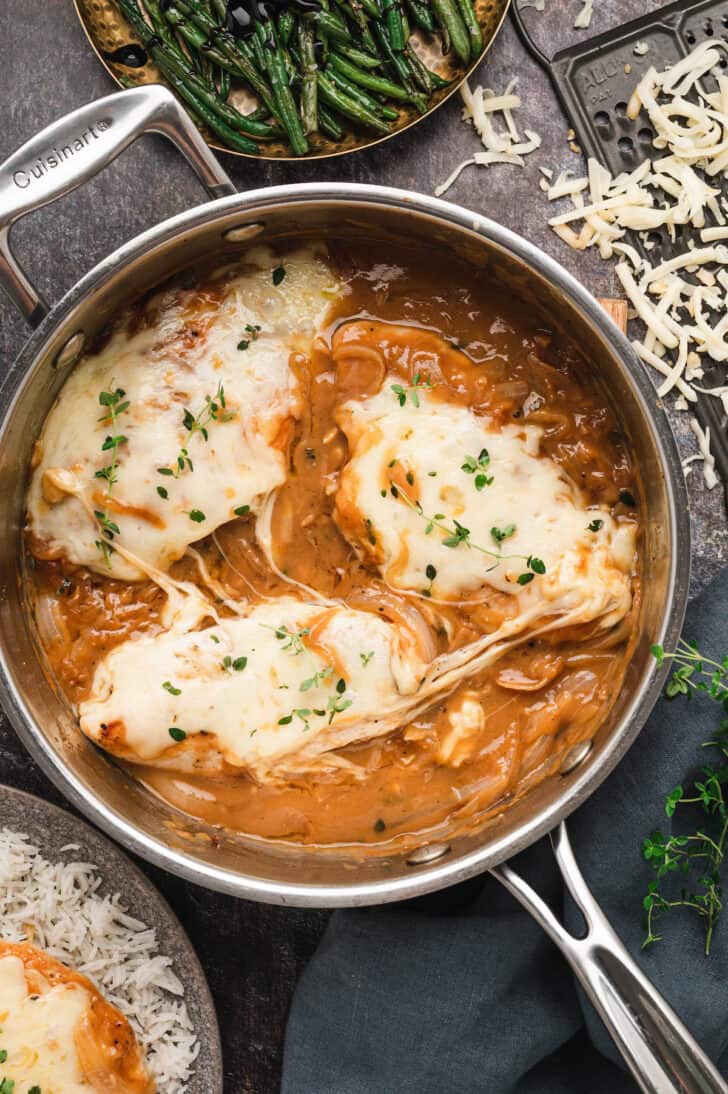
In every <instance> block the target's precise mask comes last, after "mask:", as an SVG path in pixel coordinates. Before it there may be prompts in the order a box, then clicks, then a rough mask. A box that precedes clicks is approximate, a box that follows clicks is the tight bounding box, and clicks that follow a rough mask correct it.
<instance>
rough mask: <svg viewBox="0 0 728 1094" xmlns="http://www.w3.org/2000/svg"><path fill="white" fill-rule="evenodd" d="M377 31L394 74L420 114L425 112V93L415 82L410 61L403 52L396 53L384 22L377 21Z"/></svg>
mask: <svg viewBox="0 0 728 1094" xmlns="http://www.w3.org/2000/svg"><path fill="white" fill-rule="evenodd" d="M374 26H375V31H376V34H377V37H378V39H379V42H380V44H381V46H382V50H383V51H384V53H385V55H386V57H387V60H388V61H389V65H390V67H391V69H392V71H393V72H394V75H395V76H396V77H397V78H398V79H399V80H400V82H401V84H402V86H403V87H404V89H405V91H406V92H407V95H408V97H409V99H410V102H413V103H414V104H415V106H416V107H417V109H418V111H419V112H420V114H424V113H426V111H427V100H426V99H425V97H424V95H423V94H422V93H421V92H419V91H418V90H417V84H416V83H415V80H414V77H413V75H412V69H411V68H410V65H409V62H408V61H407V58H406V57H405V56H404V54H403V53H395V51H394V50H393V49H392V45H391V43H390V41H389V35H388V34H387V28H386V27H385V26H384V25H383V24H382V23H375V25H374Z"/></svg>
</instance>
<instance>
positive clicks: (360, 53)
mask: <svg viewBox="0 0 728 1094" xmlns="http://www.w3.org/2000/svg"><path fill="white" fill-rule="evenodd" d="M336 52H337V53H339V54H341V56H342V57H346V59H347V61H351V63H352V64H353V65H356V66H357V68H368V69H372V68H379V67H380V66H381V64H382V60H381V58H380V57H373V56H372V55H371V53H366V52H365V51H364V50H363V49H357V47H356V46H347V45H344V43H343V42H342V43H340V44H339V45H337V47H336Z"/></svg>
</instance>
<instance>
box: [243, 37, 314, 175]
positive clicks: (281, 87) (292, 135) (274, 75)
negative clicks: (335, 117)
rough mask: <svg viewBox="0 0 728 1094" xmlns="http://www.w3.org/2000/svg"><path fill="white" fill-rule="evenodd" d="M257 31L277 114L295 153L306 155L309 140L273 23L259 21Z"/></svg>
mask: <svg viewBox="0 0 728 1094" xmlns="http://www.w3.org/2000/svg"><path fill="white" fill-rule="evenodd" d="M255 32H256V34H257V35H258V39H259V40H260V43H261V45H262V46H264V48H265V59H266V64H267V68H268V76H269V78H270V85H271V88H272V90H273V96H274V98H275V101H276V115H277V116H278V119H279V120H280V122H281V125H282V126H283V128H284V129H285V130H286V132H287V133H288V139H289V141H290V142H291V148H292V149H293V151H294V153H295V154H296V155H297V156H304V155H305V154H306V152H308V141H307V140H306V135H305V133H304V132H303V126H302V125H301V119H300V118H299V116H298V109H297V107H296V100H295V99H294V98H293V94H292V92H291V87H290V84H289V82H288V73H287V71H286V64H285V60H284V58H283V54H282V52H281V49H280V46H279V45H278V43H277V42H276V37H275V32H274V28H273V24H272V23H270V22H267V23H264V24H261V23H258V24H256V28H255Z"/></svg>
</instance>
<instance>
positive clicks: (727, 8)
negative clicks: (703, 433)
mask: <svg viewBox="0 0 728 1094" xmlns="http://www.w3.org/2000/svg"><path fill="white" fill-rule="evenodd" d="M512 11H513V18H514V22H515V24H516V28H517V30H518V33H519V35H520V37H521V39H522V40H523V42H524V44H525V45H526V48H527V49H528V50H529V52H530V53H531V54H532V55H533V56H534V57H535V58H536V60H537V61H538V63H539V64H540V65H541V66H542V67H543V68H544V69H545V70H546V72H547V73H548V75H549V78H550V79H551V82H552V83H553V86H554V88H555V90H556V93H557V95H558V97H559V100H560V102H561V104H562V106H563V108H564V110H565V112H566V114H567V117H568V118H569V120H570V122H571V124H572V126H573V128H574V130H575V132H576V134H577V140H578V142H579V144H580V145H581V147H582V148H583V149H584V152H585V154H586V155H587V156H593V157H594V159H597V160H599V161H600V162H601V163H603V164H605V166H607V167H608V168H609V169H610V171H611V172H612V174H618V173H620V172H622V171H630V170H633V169H634V168H635V167H636V166H637V164H638V163H639V162H640V161H641V160H643V159H645V158H647V157H649V158H650V159H655V158H658V157H659V156H663V155H664V154H665V153H664V152H663V151H660V150H658V149H656V148H653V146H652V138H653V136H654V131H653V129H652V127H651V125H650V123H649V120H648V119H647V118H646V117H645V116H644V114H641V115H640V116H639V117H638V118H637V119H636V120H635V121H631V120H630V119H629V118H628V117H627V103H628V101H629V99H630V97H631V95H632V92H633V91H634V88H635V86H636V85H637V83H638V82H639V80H640V78H641V77H642V76H643V75H644V73H645V72H646V71H647V69H648V68H650V67H651V66H654V67H655V68H665V67H666V66H667V65H670V64H674V63H675V62H676V61H679V60H680V59H681V58H682V57H684V56H686V54H688V53H689V52H690V51H691V50H692V49H694V47H695V46H696V45H699V44H700V43H701V42H704V41H705V40H706V39H710V38H715V39H722V40H725V39H726V38H728V0H693V2H690V0H677V2H676V3H673V4H668V5H667V6H666V7H664V8H660V9H659V10H658V11H653V12H650V13H649V14H648V15H643V16H640V18H638V19H634V20H632V21H631V22H629V23H624V24H622V25H621V26H619V27H615V28H614V30H610V31H606V32H605V33H604V34H599V35H596V36H595V37H593V38H589V39H587V40H585V41H583V42H579V43H577V44H576V45H573V46H569V48H568V49H563V50H560V51H559V52H558V53H556V54H555V55H554V56H553V57H552V58H550V59H549V58H548V57H546V56H545V55H544V54H543V53H542V52H541V50H540V49H539V48H538V46H537V45H536V44H535V42H534V41H533V39H532V38H531V36H530V34H529V33H528V30H527V29H526V26H525V24H524V22H523V16H522V14H521V12H520V11H519V9H518V0H515V3H514V5H513V8H512ZM638 42H645V43H646V44H647V46H648V47H649V48H648V51H647V53H645V54H644V55H643V56H640V55H639V54H636V53H635V52H634V47H635V45H636V44H637V43H638ZM720 64H721V66H722V67H724V68H727V67H728V60H727V59H726V56H722V57H721V59H720ZM714 184H715V185H717V186H718V185H720V180H718V179H716V180H714ZM692 236H694V237H695V240H696V245H698V244H699V243H700V238H699V235H698V233H697V232H696V231H695V230H694V229H692V228H691V227H690V226H689V225H687V226H684V227H678V228H677V230H676V244H675V251H682V250H684V249H685V246H686V244H687V241H688V240H689V239H690V238H691V237H692ZM629 237H630V242H631V243H632V245H633V246H635V247H636V249H637V250H638V251H639V252H640V254H642V255H643V256H644V257H648V256H649V258H650V261H651V262H653V263H654V262H655V261H656V260H657V261H660V260H661V259H663V258H665V259H666V258H669V257H670V256H671V254H672V253H674V252H673V244H672V243H671V241H670V239H669V237H668V236H667V234H666V233H665V232H662V231H658V232H651V233H650V241H651V242H654V244H655V246H654V247H653V249H652V250H650V251H649V252H647V251H645V249H644V247H643V245H642V241H641V240H640V238H639V236H638V234H637V233H636V232H631V233H629ZM704 362H705V364H704V367H705V379H704V381H701V387H702V386H706V387H713V386H716V385H717V384H719V383H721V382H723V383H725V372H724V370H723V369H722V368H721V366H720V365H717V364H713V363H711V362H710V359H709V358H706V359H704ZM695 416H696V417H697V418H698V420H699V422H700V424H701V425H702V426H703V428H704V429H705V428H709V429H710V438H711V451H712V452H713V455H714V456H715V461H716V468H717V470H718V471H719V472H720V475H721V477H722V479H723V481H724V483H726V485H727V486H728V418H726V414H725V413H724V411H723V407H722V404H721V402H720V400H718V399H716V398H714V397H712V396H710V395H701V394H698V402H697V403H696V404H695Z"/></svg>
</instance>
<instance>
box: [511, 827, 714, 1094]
mask: <svg viewBox="0 0 728 1094" xmlns="http://www.w3.org/2000/svg"><path fill="white" fill-rule="evenodd" d="M550 839H551V846H552V849H553V852H554V855H555V857H556V861H557V863H558V866H559V869H560V871H561V874H562V876H563V878H564V881H565V882H566V885H567V886H568V889H569V892H570V893H571V895H572V897H573V898H574V900H575V902H576V904H577V906H578V907H579V909H580V911H581V913H582V915H583V917H584V921H585V923H586V934H585V935H584V936H583V937H582V938H577V937H575V936H574V935H572V934H570V933H569V932H568V931H567V930H566V929H565V928H564V926H563V925H562V924H561V923H560V922H559V920H558V919H557V918H556V916H555V915H554V914H553V912H552V911H551V909H550V908H549V907H548V905H547V904H546V903H545V902H544V901H543V900H542V899H541V897H540V896H539V895H538V893H536V892H535V891H534V890H533V889H532V888H531V887H530V885H528V884H527V883H526V882H525V881H524V880H523V878H521V877H520V876H519V875H518V874H517V873H515V871H514V870H513V869H512V868H511V867H510V866H509V865H508V863H504V864H503V865H502V866H496V867H494V868H493V869H492V870H491V873H492V874H493V876H494V877H496V878H497V879H498V880H499V881H500V882H501V884H503V885H504V886H505V887H506V889H508V891H509V892H510V893H511V894H512V895H513V896H514V897H515V898H516V900H518V901H519V902H520V903H521V904H522V905H523V907H524V908H525V909H526V911H527V912H530V914H531V915H532V916H533V918H534V919H535V920H536V922H537V923H539V924H540V926H541V927H543V929H544V930H545V931H546V933H547V934H548V936H549V937H550V938H551V939H552V941H553V942H555V943H556V945H557V946H558V947H559V949H560V950H561V952H562V953H563V955H564V957H565V958H566V960H567V961H568V962H569V964H570V965H571V967H572V969H573V970H574V972H575V974H576V976H577V978H578V980H579V982H580V983H581V986H582V987H583V989H584V991H585V992H586V994H587V995H588V997H589V999H590V1000H591V1002H592V1004H593V1005H594V1008H595V1010H596V1011H597V1013H598V1014H599V1016H600V1018H601V1019H602V1021H603V1022H604V1024H605V1026H606V1027H607V1030H608V1031H609V1033H610V1035H611V1036H612V1038H613V1039H614V1041H615V1043H616V1045H617V1047H618V1049H619V1051H620V1052H621V1053H622V1056H623V1057H624V1059H625V1062H626V1063H627V1065H628V1067H629V1069H630V1071H631V1072H632V1074H633V1076H634V1078H635V1079H636V1081H637V1083H638V1085H639V1087H640V1089H641V1090H643V1091H645V1092H646V1094H726V1092H728V1084H726V1082H725V1081H724V1080H723V1078H722V1077H721V1075H720V1073H719V1072H718V1071H717V1069H716V1068H715V1067H714V1066H713V1064H712V1063H711V1061H710V1060H709V1059H708V1057H707V1056H706V1054H705V1053H704V1052H703V1050H702V1049H701V1047H700V1045H699V1044H698V1043H697V1041H696V1040H695V1038H694V1037H693V1036H692V1034H691V1033H690V1032H689V1030H688V1029H687V1028H686V1027H685V1025H684V1024H683V1023H682V1021H681V1020H680V1018H678V1016H677V1014H676V1013H675V1011H674V1010H673V1009H672V1007H670V1005H669V1004H668V1003H667V1001H666V1000H665V999H663V997H662V996H661V995H660V993H659V992H658V991H657V989H656V988H655V986H654V985H653V984H652V982H651V981H650V980H648V978H647V977H646V976H645V975H644V973H643V972H642V971H641V969H640V968H639V966H638V965H637V964H636V963H635V962H634V961H633V960H632V958H631V956H630V955H629V953H628V952H627V950H626V949H625V947H624V945H623V944H622V942H621V941H620V939H619V937H618V936H617V934H616V933H615V931H614V930H613V928H612V926H611V924H610V923H609V921H608V920H607V918H606V916H605V915H604V913H603V911H602V910H601V908H600V907H599V905H598V904H597V902H596V901H595V899H594V897H593V896H592V893H591V891H590V890H589V887H588V886H587V884H586V881H585V880H584V877H583V875H582V873H581V871H580V870H579V867H578V865H577V863H576V859H575V857H574V852H573V849H572V847H571V843H570V842H569V837H568V835H567V832H566V826H565V824H563V822H562V824H560V825H559V827H558V828H556V829H554V831H553V832H552V833H551V835H550Z"/></svg>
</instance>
